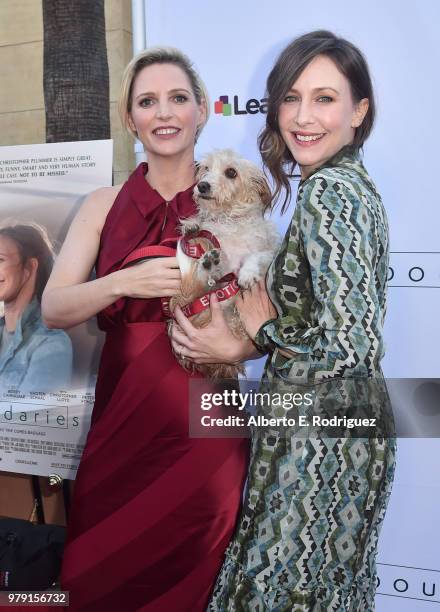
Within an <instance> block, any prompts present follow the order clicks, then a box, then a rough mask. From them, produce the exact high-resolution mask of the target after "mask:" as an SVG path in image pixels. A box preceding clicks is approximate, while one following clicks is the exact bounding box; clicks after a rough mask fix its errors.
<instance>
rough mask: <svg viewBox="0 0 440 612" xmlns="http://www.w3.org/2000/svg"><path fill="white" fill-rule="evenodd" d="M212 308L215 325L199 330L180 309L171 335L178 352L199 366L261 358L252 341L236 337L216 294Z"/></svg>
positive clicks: (172, 342)
mask: <svg viewBox="0 0 440 612" xmlns="http://www.w3.org/2000/svg"><path fill="white" fill-rule="evenodd" d="M210 307H211V322H210V323H209V325H207V326H206V327H202V328H196V327H194V325H193V324H192V323H191V321H189V320H188V319H187V318H186V317H185V315H184V314H183V313H182V311H181V310H180V308H179V307H178V306H176V309H175V311H174V316H175V317H176V321H175V322H174V323H173V325H172V329H171V332H170V337H171V344H172V345H173V349H174V351H175V352H176V353H179V355H182V356H184V357H185V358H187V359H191V360H192V361H194V363H197V364H205V363H231V364H232V363H239V362H241V361H245V360H246V359H252V358H255V357H257V356H258V357H261V354H260V353H258V351H256V349H255V346H254V345H253V343H252V342H251V340H250V339H248V338H242V339H238V338H236V337H235V336H234V335H233V334H232V332H231V330H230V328H229V325H228V323H227V321H226V319H225V317H224V315H223V311H222V309H221V308H220V304H219V302H218V300H217V298H216V296H215V294H211V300H210ZM176 322H177V324H176Z"/></svg>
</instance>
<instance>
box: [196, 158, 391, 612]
mask: <svg viewBox="0 0 440 612" xmlns="http://www.w3.org/2000/svg"><path fill="white" fill-rule="evenodd" d="M387 274H388V225H387V219H386V215H385V211H384V208H383V205H382V202H381V199H380V196H379V194H378V193H377V191H376V188H375V186H374V184H373V182H372V181H371V179H370V178H369V176H368V174H367V172H366V170H365V168H364V166H363V164H362V162H361V160H360V157H359V153H358V151H356V150H355V149H354V148H353V147H351V146H347V147H344V148H343V149H341V151H339V153H338V154H337V155H336V156H335V157H333V158H332V159H330V160H329V161H328V162H326V163H325V164H324V165H323V166H321V167H320V168H318V169H317V170H316V171H315V172H314V173H313V174H312V175H310V176H309V177H308V178H307V179H305V180H304V181H303V182H301V183H300V186H299V191H298V196H297V205H296V208H295V212H294V215H293V218H292V221H291V224H290V227H289V229H288V231H287V234H286V236H285V239H284V241H283V243H282V245H281V247H280V250H279V252H278V254H277V255H276V257H275V259H274V261H273V263H272V265H271V268H270V270H269V273H268V279H267V286H268V291H269V293H270V296H271V299H272V301H273V303H274V305H275V306H276V308H277V310H278V313H279V316H278V318H277V319H274V320H272V321H269V322H267V323H266V324H265V325H264V326H263V327H262V328H261V329H260V330H259V332H258V334H257V337H256V343H257V345H258V346H259V347H260V348H261V349H262V350H265V351H268V352H269V357H268V360H267V363H266V367H265V371H264V374H263V379H262V384H261V389H260V390H273V389H275V388H276V389H279V386H280V384H281V385H284V386H286V385H288V384H289V383H292V384H293V383H296V382H304V383H307V384H311V385H315V386H316V385H320V384H321V385H322V384H324V385H325V384H328V383H329V381H331V382H334V381H338V384H339V382H340V381H343V383H344V384H346V385H347V389H348V392H347V393H345V395H344V392H342V394H341V398H342V404H343V403H344V402H345V403H347V402H349V401H350V398H351V400H353V402H354V403H356V394H357V393H358V391H359V387H356V385H354V386H353V385H352V384H351V385H350V384H348V382H349V381H357V382H359V381H365V382H366V381H371V380H377V379H379V380H382V382H383V378H382V372H381V368H380V361H381V359H382V357H383V354H384V346H383V340H382V328H383V320H384V316H385V310H386V284H387ZM289 351H290V353H289ZM382 390H383V389H382ZM360 395H362V392H360ZM368 406H369V408H370V410H371V411H372V412H374V414H375V415H376V416H377V415H379V418H380V416H381V415H382V417H383V418H385V420H388V423H390V422H391V423H392V412H391V407H390V404H389V399H388V395H387V393H386V388H385V392H384V393H382V394H377V396H375V399H374V400H373V401H370V402H369V404H368ZM370 416H371V415H370ZM395 450H396V446H395V438H394V437H392V436H387V435H384V436H382V435H377V436H376V435H375V437H357V438H355V437H326V436H310V437H305V436H301V435H298V432H290V435H289V432H288V431H287V432H286V431H284V432H280V431H279V430H276V429H275V430H274V429H270V428H269V429H267V430H265V431H264V430H263V431H262V430H261V429H260V430H259V431H257V430H256V429H255V430H254V431H253V441H252V454H251V460H250V466H249V474H248V486H247V490H246V494H245V500H244V504H243V509H242V513H241V516H240V520H239V523H238V526H237V529H236V533H235V536H234V538H233V539H232V541H231V543H230V545H229V547H228V549H227V552H226V558H225V561H224V564H223V567H222V569H221V572H220V574H219V577H218V579H217V583H216V585H215V587H214V590H213V595H212V599H211V602H210V604H209V607H208V610H209V612H214V611H220V612H226V611H228V612H229V611H240V612H241V611H243V612H248V611H249V612H266V611H269V610H270V611H273V612H287V611H289V612H290V611H292V612H328V611H333V612H348V611H350V612H371V611H372V610H374V596H375V590H376V564H375V563H376V552H377V544H378V537H379V532H380V528H381V525H382V522H383V519H384V515H385V510H386V506H387V502H388V498H389V495H390V491H391V485H392V481H393V476H394V466H395Z"/></svg>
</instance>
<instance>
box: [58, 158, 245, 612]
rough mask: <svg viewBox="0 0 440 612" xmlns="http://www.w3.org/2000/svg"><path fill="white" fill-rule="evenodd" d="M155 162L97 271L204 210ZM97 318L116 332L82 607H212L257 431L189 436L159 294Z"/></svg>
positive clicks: (87, 508)
mask: <svg viewBox="0 0 440 612" xmlns="http://www.w3.org/2000/svg"><path fill="white" fill-rule="evenodd" d="M146 172H147V165H146V164H141V165H140V166H139V167H138V168H137V170H136V171H135V172H134V173H133V174H132V175H131V176H130V178H129V179H128V181H127V182H126V183H125V185H124V186H123V188H122V189H121V191H120V193H119V195H118V197H117V198H116V200H115V203H114V205H113V206H112V208H111V210H110V212H109V214H108V216H107V220H106V223H105V226H104V228H103V232H102V237H101V244H100V250H99V256H98V261H97V267H96V270H97V276H98V277H102V276H104V275H106V274H109V273H111V272H113V271H115V270H117V269H118V268H119V266H120V265H121V262H122V261H123V260H124V259H125V257H126V256H127V255H128V254H129V253H130V252H132V251H133V250H134V249H136V248H138V247H140V246H148V245H152V244H158V243H159V242H160V241H161V240H163V239H165V238H168V237H172V236H175V235H176V226H177V224H178V220H179V218H184V217H188V216H190V215H191V214H193V213H194V202H193V200H192V188H190V189H188V190H186V191H183V192H181V193H178V194H177V195H176V196H175V198H174V199H173V200H172V201H171V202H168V203H167V202H165V201H164V199H163V198H162V196H160V194H159V193H158V192H157V191H155V190H153V189H152V188H151V187H150V186H149V185H148V183H147V181H146V180H145V175H146ZM98 321H99V325H100V327H101V329H103V330H105V332H106V341H105V345H104V349H103V354H102V358H101V364H100V370H99V375H98V382H97V387H96V402H95V406H94V409H93V415H92V425H91V429H90V431H89V434H88V437H87V443H86V447H85V450H84V453H83V456H82V459H81V463H80V466H79V470H78V475H77V479H76V485H75V491H74V495H73V499H72V504H71V518H70V521H69V525H68V534H67V544H66V549H65V554H64V559H63V567H62V576H61V584H62V588H63V589H65V590H68V591H69V592H70V601H71V604H70V609H71V610H81V611H92V610H93V611H94V612H99V611H103V612H104V611H106V612H108V611H112V610H124V611H128V612H129V611H132V610H133V611H134V610H142V611H145V612H168V611H171V610H172V611H173V612H198V611H200V612H202V611H203V610H205V608H206V606H207V603H208V600H209V595H210V592H211V589H212V588H213V585H214V583H215V579H216V576H217V573H218V571H219V569H220V567H221V564H222V561H223V553H224V551H225V548H226V546H227V545H228V542H229V539H230V537H231V535H232V531H233V528H234V525H235V522H236V518H237V514H238V510H239V506H240V503H241V492H242V488H243V485H244V479H245V473H246V468H247V461H248V440H245V439H241V438H219V439H212V438H210V439H205V438H191V437H190V436H189V434H188V423H189V415H188V413H189V405H188V404H189V399H188V397H189V390H188V388H189V382H190V379H191V378H192V376H191V375H190V374H188V372H186V371H185V370H184V369H183V368H181V366H180V365H179V364H178V363H177V361H176V360H175V358H174V356H173V354H172V351H171V345H170V342H169V339H168V336H167V333H166V329H165V322H164V319H163V315H162V312H161V306H160V299H149V300H141V299H127V298H124V299H120V300H118V301H117V302H116V303H115V304H113V305H112V306H111V307H109V308H107V309H106V310H105V311H104V312H102V313H100V314H99V315H98Z"/></svg>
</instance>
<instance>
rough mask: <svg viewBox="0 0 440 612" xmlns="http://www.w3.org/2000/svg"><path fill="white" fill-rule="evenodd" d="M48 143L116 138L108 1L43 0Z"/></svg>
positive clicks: (44, 78) (44, 80)
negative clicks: (107, 30) (107, 39)
mask: <svg viewBox="0 0 440 612" xmlns="http://www.w3.org/2000/svg"><path fill="white" fill-rule="evenodd" d="M43 22H44V77H43V84H44V100H45V107H46V142H66V141H69V140H72V141H73V140H99V139H103V138H110V100H109V97H110V96H109V74H108V64H107V47H106V43H105V15H104V0H43Z"/></svg>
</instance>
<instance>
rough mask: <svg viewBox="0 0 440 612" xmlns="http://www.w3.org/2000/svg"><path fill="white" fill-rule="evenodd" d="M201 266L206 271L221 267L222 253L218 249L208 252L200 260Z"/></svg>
mask: <svg viewBox="0 0 440 612" xmlns="http://www.w3.org/2000/svg"><path fill="white" fill-rule="evenodd" d="M200 265H201V266H203V268H204V269H205V270H212V269H213V268H215V267H217V266H218V265H220V251H218V250H217V249H211V250H210V251H206V253H204V254H203V255H202V257H201V258H200Z"/></svg>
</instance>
